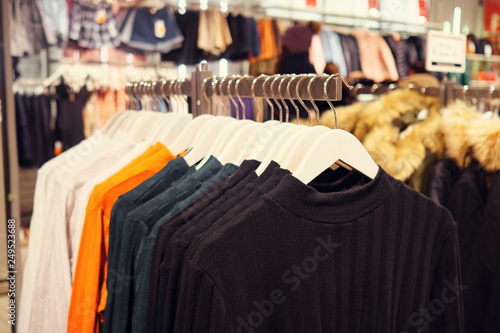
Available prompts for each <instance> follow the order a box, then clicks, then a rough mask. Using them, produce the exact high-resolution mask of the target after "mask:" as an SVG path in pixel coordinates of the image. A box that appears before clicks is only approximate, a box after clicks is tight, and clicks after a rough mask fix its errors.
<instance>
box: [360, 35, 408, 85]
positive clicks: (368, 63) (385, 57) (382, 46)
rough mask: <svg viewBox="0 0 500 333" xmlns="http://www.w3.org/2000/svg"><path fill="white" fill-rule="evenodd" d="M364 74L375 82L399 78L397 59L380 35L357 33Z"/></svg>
mask: <svg viewBox="0 0 500 333" xmlns="http://www.w3.org/2000/svg"><path fill="white" fill-rule="evenodd" d="M355 37H356V39H357V40H358V45H359V57H360V59H361V68H363V75H364V76H365V77H366V78H367V79H371V80H373V81H375V82H382V81H386V80H389V81H397V80H398V79H399V75H398V69H397V67H396V61H395V60H394V56H393V55H392V52H391V49H390V48H389V45H387V43H386V42H385V40H384V39H383V38H382V37H381V36H378V35H373V34H368V33H362V32H359V33H356V34H355Z"/></svg>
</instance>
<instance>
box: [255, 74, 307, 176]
mask: <svg viewBox="0 0 500 333" xmlns="http://www.w3.org/2000/svg"><path fill="white" fill-rule="evenodd" d="M297 77H299V78H300V79H299V81H298V82H297V85H296V87H295V91H296V94H297V96H298V98H299V101H300V102H301V104H303V105H304V106H305V104H304V102H303V101H302V99H301V98H300V94H299V88H300V84H301V83H302V81H303V80H305V79H306V78H307V77H308V75H304V74H302V75H298V76H297V75H294V76H293V77H292V78H291V79H290V81H289V82H288V85H287V93H288V98H290V100H291V101H292V104H293V105H294V107H295V113H296V117H297V122H298V118H299V111H298V107H297V105H296V104H295V102H293V99H292V96H291V94H290V84H291V83H292V81H293V80H295V79H296V78H297ZM281 83H282V82H281ZM281 83H280V87H279V91H280V92H281ZM282 101H283V104H284V105H285V108H286V111H287V116H286V120H287V123H288V119H289V110H288V106H287V105H286V103H285V102H284V100H283V99H282ZM306 109H307V108H306ZM290 125H291V126H289V127H288V128H286V129H285V130H284V131H282V132H280V133H279V134H278V135H277V136H276V137H274V138H273V141H272V142H271V145H270V147H269V149H268V150H267V154H266V155H265V156H264V158H263V159H262V163H261V164H260V165H259V167H258V168H257V170H256V171H255V172H256V173H257V175H259V176H260V175H261V174H262V173H263V172H264V171H265V170H266V168H267V167H268V166H269V164H270V163H271V161H276V162H278V163H279V164H280V165H281V163H282V161H283V157H281V158H279V157H278V156H279V153H280V152H284V153H286V154H290V153H291V152H290V151H284V146H285V145H287V143H288V142H290V141H291V138H292V137H293V135H294V134H295V133H299V132H302V131H304V130H306V129H307V128H306V127H305V126H302V125H301V126H298V125H293V124H290ZM283 156H285V155H283Z"/></svg>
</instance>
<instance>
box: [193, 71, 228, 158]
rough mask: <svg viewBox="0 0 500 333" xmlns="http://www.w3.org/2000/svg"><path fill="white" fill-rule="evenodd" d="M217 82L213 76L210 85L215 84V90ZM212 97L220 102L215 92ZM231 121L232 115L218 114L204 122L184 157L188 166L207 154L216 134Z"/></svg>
mask: <svg viewBox="0 0 500 333" xmlns="http://www.w3.org/2000/svg"><path fill="white" fill-rule="evenodd" d="M217 83H218V80H217V78H213V82H212V86H215V89H214V91H215V92H216V87H217ZM214 97H215V99H216V100H218V101H219V102H221V101H220V100H219V99H218V97H217V93H216V94H214ZM233 121H236V119H234V118H232V117H225V116H219V117H214V118H213V120H211V121H210V123H208V124H206V126H205V127H204V128H203V129H202V131H201V132H200V133H199V134H198V135H197V137H196V138H195V139H194V142H193V144H192V148H193V149H191V150H190V151H189V152H188V153H187V154H186V156H185V157H184V158H185V159H186V162H187V164H188V165H189V166H192V165H194V164H195V163H197V162H199V161H200V160H202V159H203V158H204V157H205V156H207V154H208V151H209V149H210V147H211V145H212V144H213V142H214V140H216V139H217V136H218V135H220V133H222V132H223V131H224V128H225V127H226V126H227V125H229V124H230V123H231V122H233Z"/></svg>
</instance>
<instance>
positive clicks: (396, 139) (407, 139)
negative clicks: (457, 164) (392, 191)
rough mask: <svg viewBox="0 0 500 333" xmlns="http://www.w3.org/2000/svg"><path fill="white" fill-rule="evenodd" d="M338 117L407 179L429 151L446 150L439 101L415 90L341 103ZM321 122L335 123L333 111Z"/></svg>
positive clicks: (396, 173)
mask: <svg viewBox="0 0 500 333" xmlns="http://www.w3.org/2000/svg"><path fill="white" fill-rule="evenodd" d="M423 114H426V116H423ZM337 117H338V118H337V119H338V127H339V128H342V129H344V130H346V131H349V132H351V133H353V134H354V135H355V136H356V137H357V138H358V139H359V140H360V141H361V142H362V143H363V145H364V146H365V148H366V150H367V151H368V152H369V153H370V155H371V156H372V158H373V160H374V161H375V162H376V163H377V164H379V165H380V166H381V167H382V168H383V169H384V170H386V171H387V172H388V173H389V174H390V175H392V176H393V177H394V178H397V179H400V180H403V181H405V180H407V179H408V178H409V177H410V176H411V175H412V174H413V173H414V172H415V170H416V169H417V168H419V167H420V166H421V165H422V163H423V161H424V159H425V157H426V154H427V152H431V153H436V154H439V155H440V154H441V153H442V151H443V145H442V135H441V132H440V130H439V124H440V120H441V117H440V114H439V102H438V101H437V99H435V98H431V97H426V96H423V95H421V94H420V93H418V92H415V91H410V90H396V91H394V92H391V93H389V94H387V95H384V96H382V97H380V99H378V100H376V101H374V102H370V103H355V104H353V105H351V106H347V107H340V108H337ZM419 117H420V118H419ZM320 123H321V124H323V125H325V126H329V127H332V128H333V127H335V120H334V116H333V113H332V112H327V113H325V114H324V115H323V116H322V117H321V121H320Z"/></svg>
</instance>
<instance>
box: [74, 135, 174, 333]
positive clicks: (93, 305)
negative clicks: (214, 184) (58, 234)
mask: <svg viewBox="0 0 500 333" xmlns="http://www.w3.org/2000/svg"><path fill="white" fill-rule="evenodd" d="M174 158H175V156H173V155H172V154H171V153H170V151H169V150H168V149H167V148H166V147H165V146H164V145H162V144H161V143H157V144H155V145H154V146H151V147H150V148H149V149H147V150H146V151H145V152H144V153H143V154H142V155H141V156H139V157H138V158H136V159H135V160H133V161H132V162H131V163H130V164H128V165H127V166H126V167H124V168H123V169H122V170H120V171H119V172H118V173H116V174H115V175H113V176H112V177H110V178H109V179H108V180H106V181H105V182H103V183H101V184H99V185H97V186H96V187H95V188H94V190H93V191H92V194H91V196H90V198H89V202H88V205H87V209H86V213H85V222H84V225H83V231H82V238H81V242H80V248H79V250H78V259H77V263H76V269H75V276H74V279H73V288H72V292H71V303H70V309H69V315H68V333H69V332H72V333H73V332H85V333H93V332H99V331H100V327H101V325H102V321H103V318H104V313H103V312H104V309H105V306H106V299H107V290H106V276H107V256H108V244H109V222H110V217H111V210H112V208H113V205H114V203H115V201H116V200H117V199H118V197H119V196H120V195H122V194H124V193H126V192H128V191H130V190H132V189H133V188H135V187H136V186H137V185H139V184H140V183H142V182H143V181H145V180H146V179H148V178H149V177H151V176H152V175H154V174H155V173H157V172H158V171H160V170H161V169H162V168H163V167H164V166H165V165H166V164H167V163H168V161H170V160H172V159H174Z"/></svg>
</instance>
